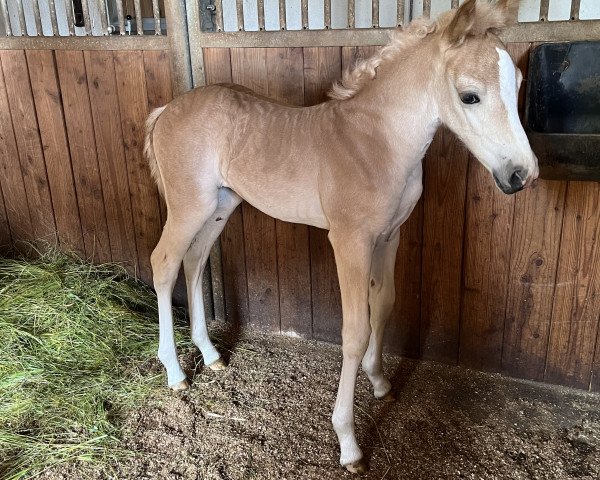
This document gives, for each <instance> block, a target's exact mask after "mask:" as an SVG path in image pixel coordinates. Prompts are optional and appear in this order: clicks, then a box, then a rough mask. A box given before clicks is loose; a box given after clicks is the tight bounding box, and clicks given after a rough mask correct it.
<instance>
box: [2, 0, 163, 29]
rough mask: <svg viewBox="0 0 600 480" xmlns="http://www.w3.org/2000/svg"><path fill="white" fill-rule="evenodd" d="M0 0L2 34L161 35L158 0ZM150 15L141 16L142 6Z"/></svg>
mask: <svg viewBox="0 0 600 480" xmlns="http://www.w3.org/2000/svg"><path fill="white" fill-rule="evenodd" d="M144 2H145V3H144V5H142V0H133V1H131V0H0V19H1V21H0V32H1V33H2V34H4V35H6V36H9V37H11V36H15V37H18V36H23V37H38V36H45V37H58V36H105V35H163V34H164V33H165V27H166V24H165V21H164V18H163V19H161V14H160V11H161V7H160V5H159V0H144ZM144 6H145V7H146V9H147V11H149V12H151V14H152V17H147V18H144V16H143V15H142V11H143V7H144Z"/></svg>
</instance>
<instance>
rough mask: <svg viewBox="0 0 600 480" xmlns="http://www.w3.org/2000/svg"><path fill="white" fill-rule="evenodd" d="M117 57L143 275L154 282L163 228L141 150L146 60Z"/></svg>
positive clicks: (132, 54)
mask: <svg viewBox="0 0 600 480" xmlns="http://www.w3.org/2000/svg"><path fill="white" fill-rule="evenodd" d="M114 60H115V73H116V78H117V94H118V98H119V106H120V112H121V127H122V130H123V140H124V143H125V158H126V160H127V172H128V178H129V192H130V198H131V211H132V214H133V224H134V229H135V238H136V245H137V253H138V261H139V266H140V277H141V279H142V280H143V281H144V282H146V283H148V284H151V283H152V266H151V264H150V255H151V254H152V250H154V247H155V246H156V244H157V243H158V239H159V238H160V234H161V230H162V228H161V223H160V205H159V201H158V190H157V188H156V185H155V183H154V180H153V179H152V177H151V175H150V169H149V168H148V164H147V162H146V159H145V158H144V155H143V152H142V149H143V145H144V133H145V132H144V122H145V121H146V117H147V116H148V98H147V93H146V82H145V72H144V59H143V56H142V52H141V51H121V52H115V53H114Z"/></svg>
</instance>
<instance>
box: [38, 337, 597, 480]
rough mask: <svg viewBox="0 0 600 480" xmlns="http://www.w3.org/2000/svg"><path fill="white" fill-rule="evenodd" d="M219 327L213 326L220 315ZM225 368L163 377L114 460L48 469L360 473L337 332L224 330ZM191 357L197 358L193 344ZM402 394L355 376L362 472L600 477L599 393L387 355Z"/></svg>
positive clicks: (294, 475)
mask: <svg viewBox="0 0 600 480" xmlns="http://www.w3.org/2000/svg"><path fill="white" fill-rule="evenodd" d="M213 331H215V330H214V329H213ZM216 333H217V335H219V337H220V338H221V339H222V342H221V345H222V346H225V347H227V348H229V349H230V352H228V353H227V357H228V360H229V368H228V369H227V370H226V371H224V372H220V373H215V372H212V371H210V370H209V369H207V368H202V367H200V368H198V369H197V372H196V374H195V377H194V383H193V388H192V389H191V390H190V391H188V392H186V393H183V394H175V393H172V392H170V391H168V390H167V389H166V388H165V389H163V390H162V391H160V392H159V393H158V394H157V397H156V398H155V399H154V400H153V401H152V402H150V403H151V404H150V405H147V406H144V407H143V408H141V409H140V410H139V411H138V412H137V413H136V414H135V415H134V416H132V418H131V419H130V420H129V422H128V424H127V432H128V433H127V435H126V437H125V439H124V445H123V446H124V447H126V448H128V449H132V450H135V451H136V452H137V454H136V456H134V457H132V458H131V459H128V460H127V461H125V462H122V464H120V465H117V466H115V467H114V469H107V470H104V471H102V472H100V471H96V472H90V471H89V470H88V469H87V468H84V469H83V470H79V469H78V468H77V467H76V468H70V469H67V470H64V469H59V470H56V471H50V472H47V474H45V475H44V476H43V477H41V478H52V479H57V478H68V479H69V480H75V479H78V478H91V477H97V478H119V479H207V480H208V479H219V480H241V479H277V480H281V479H307V480H311V479H344V478H346V479H350V478H353V475H351V474H349V473H347V472H346V471H345V470H342V469H341V468H340V467H339V465H338V446H337V440H336V437H335V434H334V432H333V430H332V427H331V422H330V417H331V412H332V408H333V404H334V398H335V393H336V389H337V380H338V373H339V371H340V366H341V350H340V348H339V347H337V346H332V345H327V344H323V343H319V342H314V341H306V340H299V339H293V338H285V337H271V336H269V337H267V336H259V335H252V336H245V337H243V338H239V339H235V340H234V339H233V338H232V337H231V336H230V335H228V334H227V333H226V332H223V333H221V332H219V331H216ZM184 360H185V361H186V362H187V364H188V365H187V366H188V368H191V369H192V370H193V366H194V363H193V358H192V355H186V356H185V357H184ZM386 370H387V372H389V375H390V376H391V378H392V379H393V384H394V387H395V389H396V392H397V397H398V400H397V402H395V403H383V402H380V401H377V400H375V399H373V398H372V396H371V389H370V384H369V383H368V380H367V379H366V377H365V376H364V374H362V373H361V374H360V376H359V380H358V384H357V390H356V391H357V398H356V425H357V432H358V440H359V443H360V445H361V446H362V447H363V451H364V452H365V454H366V456H367V458H368V459H369V463H370V471H369V473H368V474H366V475H365V476H363V477H362V478H365V479H378V480H383V479H387V480H392V479H409V480H419V479H427V480H433V479H461V478H466V479H552V480H559V479H594V480H595V479H598V478H600V395H592V394H588V393H585V392H581V391H577V390H571V389H566V388H561V387H554V386H548V385H541V384H534V383H531V382H525V381H518V380H512V379H508V378H505V377H502V376H500V375H490V374H484V373H479V372H474V371H470V370H467V369H464V368H459V367H451V366H447V365H441V364H438V363H433V362H417V361H412V360H405V359H404V360H402V359H399V358H396V357H388V358H387V359H386Z"/></svg>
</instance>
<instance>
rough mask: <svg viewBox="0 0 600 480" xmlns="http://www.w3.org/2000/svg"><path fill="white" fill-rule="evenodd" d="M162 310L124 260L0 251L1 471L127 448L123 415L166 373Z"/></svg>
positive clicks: (14, 472) (104, 457) (5, 474)
mask: <svg viewBox="0 0 600 480" xmlns="http://www.w3.org/2000/svg"><path fill="white" fill-rule="evenodd" d="M157 318H158V314H157V310H156V297H155V295H154V294H153V293H152V291H151V290H150V289H148V288H147V287H145V286H144V285H143V284H141V283H140V282H137V281H135V280H133V279H131V278H130V277H128V276H127V274H126V272H125V271H124V270H123V268H121V267H119V266H116V265H100V266H92V265H89V264H86V263H83V262H82V261H80V260H78V259H75V258H73V257H69V256H66V255H64V254H59V253H55V252H53V253H50V254H47V255H44V256H42V257H41V258H39V259H37V260H9V259H0V478H2V479H6V480H8V479H10V480H14V479H18V478H22V477H31V476H33V475H35V474H36V473H39V472H40V471H42V470H43V469H45V468H48V467H49V466H52V465H56V464H60V463H63V462H70V461H74V460H80V461H91V462H102V463H105V462H110V461H114V460H116V459H118V458H120V457H121V456H122V455H124V454H125V453H126V452H124V451H123V450H121V449H120V448H119V438H120V434H121V430H120V425H121V424H122V420H123V418H124V416H125V415H126V414H127V412H128V411H130V409H133V408H135V407H139V405H140V403H141V402H143V401H144V399H146V398H147V397H148V396H149V394H150V393H151V392H152V390H153V389H156V388H157V387H158V386H160V385H162V383H163V382H164V379H163V376H162V373H161V371H160V370H156V369H154V371H153V372H152V373H149V370H150V367H151V366H152V365H155V362H154V361H153V359H154V358H155V357H156V350H157V346H158V344H157V342H158V327H157V325H158V320H157Z"/></svg>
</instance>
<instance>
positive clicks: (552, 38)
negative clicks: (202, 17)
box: [197, 20, 600, 47]
mask: <svg viewBox="0 0 600 480" xmlns="http://www.w3.org/2000/svg"><path fill="white" fill-rule="evenodd" d="M394 30H395V29H393V28H378V29H366V28H365V29H358V30H350V29H344V30H337V29H330V30H302V31H301V30H297V31H292V30H287V31H285V32H277V31H274V32H272V31H266V32H243V33H240V32H223V33H219V34H216V33H202V34H200V36H199V37H198V40H197V41H199V42H200V43H201V44H202V46H203V47H321V46H322V47H340V46H342V47H352V46H367V45H385V44H386V43H388V42H389V40H390V33H392V32H393V31H394ZM500 38H501V39H502V40H503V41H504V42H508V43H510V42H562V41H585V40H600V20H580V21H578V22H571V21H568V20H567V21H557V22H543V23H537V22H533V23H521V24H517V25H513V26H511V27H508V28H507V29H506V30H504V31H503V32H502V33H501V34H500Z"/></svg>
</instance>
